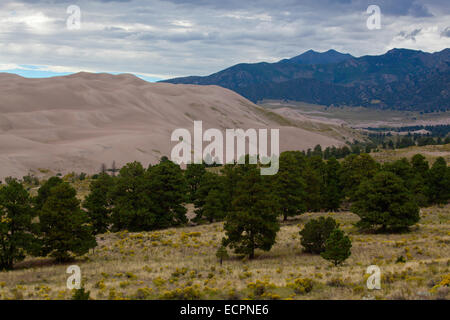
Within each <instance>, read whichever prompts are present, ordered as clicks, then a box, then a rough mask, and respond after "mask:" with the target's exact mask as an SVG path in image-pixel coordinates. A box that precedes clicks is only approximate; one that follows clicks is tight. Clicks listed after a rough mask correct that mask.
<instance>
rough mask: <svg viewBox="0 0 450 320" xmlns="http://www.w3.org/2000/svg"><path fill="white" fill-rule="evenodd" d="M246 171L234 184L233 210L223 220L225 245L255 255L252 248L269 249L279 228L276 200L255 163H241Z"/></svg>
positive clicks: (242, 252)
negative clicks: (235, 184) (235, 186)
mask: <svg viewBox="0 0 450 320" xmlns="http://www.w3.org/2000/svg"><path fill="white" fill-rule="evenodd" d="M244 166H246V167H247V168H246V169H243V171H245V172H246V173H245V174H244V175H243V176H242V178H241V181H240V182H239V183H238V184H237V188H236V198H235V200H234V201H233V210H232V211H231V212H229V213H228V215H227V217H226V219H225V225H224V230H225V238H224V239H223V245H224V246H230V247H231V248H232V249H234V251H235V252H236V253H238V254H245V255H248V256H249V258H250V259H253V258H254V257H255V250H256V249H262V250H265V251H269V250H270V249H271V248H272V246H273V244H274V243H275V238H276V234H277V232H278V230H279V229H280V226H279V223H278V220H277V216H278V213H279V206H278V199H277V197H276V196H275V195H274V194H272V193H271V191H270V185H269V184H268V183H267V182H268V180H267V179H265V177H266V176H261V175H260V172H259V170H258V169H257V168H256V166H254V165H253V166H252V165H244Z"/></svg>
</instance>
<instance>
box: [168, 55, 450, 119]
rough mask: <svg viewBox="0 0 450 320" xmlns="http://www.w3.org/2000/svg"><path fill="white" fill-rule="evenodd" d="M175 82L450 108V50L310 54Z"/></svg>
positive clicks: (344, 101) (316, 99)
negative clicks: (372, 54) (357, 55)
mask: <svg viewBox="0 0 450 320" xmlns="http://www.w3.org/2000/svg"><path fill="white" fill-rule="evenodd" d="M164 82H169V83H175V84H177V83H183V84H198V85H219V86H222V87H225V88H228V89H231V90H234V91H236V92H237V93H239V94H241V95H243V96H244V97H246V98H247V99H249V100H251V101H253V102H258V101H261V100H263V99H280V100H281V99H284V100H294V101H304V102H308V103H316V104H324V105H348V106H366V107H377V108H393V109H400V110H421V111H426V112H428V111H433V110H446V109H450V49H444V50H442V51H440V52H435V53H427V52H423V51H417V50H409V49H392V50H390V51H388V52H386V53H385V54H383V55H378V56H362V57H359V58H356V57H353V56H351V55H350V54H343V53H339V52H337V51H335V50H329V51H327V52H323V53H319V52H315V51H312V50H310V51H307V52H305V53H303V54H301V55H299V56H296V57H294V58H291V59H283V60H281V61H279V62H276V63H266V62H261V63H253V64H237V65H235V66H232V67H230V68H227V69H225V70H222V71H220V72H217V73H214V74H212V75H210V76H206V77H185V78H175V79H170V80H166V81H164Z"/></svg>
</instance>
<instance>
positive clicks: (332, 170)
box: [321, 157, 343, 211]
mask: <svg viewBox="0 0 450 320" xmlns="http://www.w3.org/2000/svg"><path fill="white" fill-rule="evenodd" d="M340 170H341V165H340V164H339V162H338V161H337V160H336V158H334V157H333V158H331V159H330V160H328V161H327V163H326V166H325V176H324V188H323V192H322V196H321V198H322V200H321V202H322V207H323V208H324V209H325V210H330V211H336V210H338V209H339V207H340V206H341V202H342V198H343V194H342V190H341V188H340V186H339V172H340Z"/></svg>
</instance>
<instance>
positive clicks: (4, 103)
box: [0, 73, 341, 179]
mask: <svg viewBox="0 0 450 320" xmlns="http://www.w3.org/2000/svg"><path fill="white" fill-rule="evenodd" d="M193 120H202V121H203V127H204V130H205V129H207V128H218V129H221V130H224V129H226V128H243V129H246V128H256V129H257V128H280V147H281V150H293V149H305V148H308V147H313V146H314V145H316V144H318V143H320V144H322V146H327V145H332V144H334V145H338V144H341V142H340V141H338V140H336V139H333V138H330V137H327V136H324V135H322V134H319V133H315V132H310V131H307V130H304V129H302V128H300V127H296V126H290V125H289V123H288V122H286V121H283V118H279V117H274V116H273V114H270V113H267V112H266V111H265V110H264V109H262V108H261V107H259V106H256V105H254V104H253V103H251V102H249V101H248V100H246V99H245V98H243V97H241V96H240V95H238V94H236V93H234V92H232V91H230V90H227V89H224V88H221V87H217V86H195V85H173V84H168V83H148V82H146V81H143V80H141V79H139V78H136V77H134V76H132V75H127V74H122V75H117V76H115V75H109V74H90V73H78V74H74V75H70V76H65V77H54V78H47V79H25V78H22V77H20V76H17V75H12V74H5V73H0V178H1V179H3V178H4V177H6V176H19V177H21V176H23V175H25V174H27V173H28V172H29V171H30V170H32V171H33V172H37V171H38V169H39V168H42V169H50V170H52V171H53V172H61V173H66V172H71V171H77V172H81V171H84V172H87V173H93V172H97V171H98V170H99V168H100V166H101V164H102V163H106V164H111V163H112V161H113V160H114V161H116V163H117V165H118V166H121V165H123V164H125V163H126V162H129V161H133V160H138V161H141V162H142V163H144V164H145V165H147V164H148V163H155V162H156V161H157V160H158V159H159V158H160V157H161V156H162V155H167V156H169V155H170V151H171V149H172V147H173V146H174V145H175V144H176V143H175V142H171V141H170V136H171V133H172V131H173V130H174V129H176V128H187V129H189V130H192V127H193Z"/></svg>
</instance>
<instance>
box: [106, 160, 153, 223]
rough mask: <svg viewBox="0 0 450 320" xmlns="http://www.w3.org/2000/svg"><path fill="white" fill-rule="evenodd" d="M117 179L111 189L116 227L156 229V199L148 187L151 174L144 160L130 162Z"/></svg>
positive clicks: (113, 221) (112, 213)
mask: <svg viewBox="0 0 450 320" xmlns="http://www.w3.org/2000/svg"><path fill="white" fill-rule="evenodd" d="M115 179H116V181H115V184H114V188H113V189H112V192H111V198H112V204H113V208H112V212H111V221H112V223H113V230H114V231H120V230H129V231H133V232H137V231H148V230H154V229H156V228H157V226H158V224H157V217H156V214H155V210H154V207H155V203H154V201H153V199H152V197H151V195H150V191H149V185H150V182H149V179H148V174H147V173H146V170H145V169H144V167H143V166H142V164H141V163H139V162H132V163H127V164H126V165H125V166H124V167H123V168H122V169H121V170H120V172H119V175H118V177H117V178H115Z"/></svg>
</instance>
